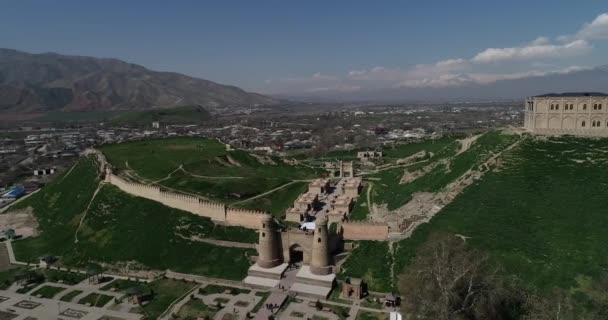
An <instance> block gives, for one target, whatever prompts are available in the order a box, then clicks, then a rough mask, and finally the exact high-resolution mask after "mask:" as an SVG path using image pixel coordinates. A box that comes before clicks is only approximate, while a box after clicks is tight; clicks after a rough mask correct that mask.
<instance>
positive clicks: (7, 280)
mask: <svg viewBox="0 0 608 320" xmlns="http://www.w3.org/2000/svg"><path fill="white" fill-rule="evenodd" d="M24 270H26V269H25V267H17V268H13V269H8V270H5V271H2V272H0V290H6V289H8V287H10V286H11V284H13V283H14V282H15V281H17V280H18V279H17V278H18V276H19V275H22V274H23V273H24Z"/></svg>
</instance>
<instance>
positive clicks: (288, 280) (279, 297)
mask: <svg viewBox="0 0 608 320" xmlns="http://www.w3.org/2000/svg"><path fill="white" fill-rule="evenodd" d="M298 270H299V266H298V269H296V268H294V269H291V270H287V271H285V277H284V278H283V279H281V281H279V284H277V286H276V287H275V288H273V289H272V290H271V292H270V296H268V299H266V301H264V304H263V305H262V308H261V309H260V311H258V312H257V313H256V315H255V319H256V320H267V319H268V317H269V316H270V315H272V314H274V313H275V312H277V311H279V308H280V307H281V306H282V305H283V303H285V300H287V294H288V292H289V289H290V288H291V286H292V285H293V283H294V282H295V281H296V274H297V273H298ZM267 304H270V305H276V306H278V308H274V309H268V308H266V305H267Z"/></svg>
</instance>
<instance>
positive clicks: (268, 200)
mask: <svg viewBox="0 0 608 320" xmlns="http://www.w3.org/2000/svg"><path fill="white" fill-rule="evenodd" d="M307 190H308V183H307V182H301V181H298V182H294V183H292V184H290V185H288V186H286V187H284V188H281V189H279V190H277V191H275V192H272V193H270V194H268V195H266V196H263V197H259V198H256V199H253V200H249V201H246V202H242V203H239V204H238V205H236V206H237V207H241V208H246V209H252V210H262V211H267V212H270V213H271V214H272V215H274V216H276V217H284V215H285V211H287V209H289V208H290V207H291V206H292V205H293V202H294V201H295V200H296V199H297V198H298V196H299V195H300V194H302V193H304V192H306V191H307Z"/></svg>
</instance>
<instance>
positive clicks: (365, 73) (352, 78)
mask: <svg viewBox="0 0 608 320" xmlns="http://www.w3.org/2000/svg"><path fill="white" fill-rule="evenodd" d="M600 39H608V13H604V14H601V15H599V16H597V17H596V18H595V19H594V20H593V21H592V22H590V23H587V24H585V25H584V26H583V27H582V28H581V29H580V30H579V31H578V32H577V33H575V34H574V35H570V36H561V37H557V38H549V37H546V36H540V37H537V38H536V39H534V40H532V41H530V42H527V43H525V44H523V45H520V46H512V47H502V48H487V49H485V50H482V51H480V52H478V53H477V54H475V55H474V56H473V57H471V58H451V59H445V60H440V61H437V62H434V63H428V64H418V65H414V66H411V67H409V68H390V67H385V66H375V67H371V68H368V69H352V70H350V71H348V72H346V73H345V74H342V75H329V74H325V73H321V72H317V73H314V74H312V75H310V76H307V77H299V78H298V77H295V78H279V79H272V80H269V81H268V83H269V86H272V87H274V90H273V91H275V92H277V91H278V92H332V91H335V92H355V91H360V90H373V89H383V88H403V87H408V88H423V87H430V88H444V87H457V86H464V85H469V84H490V83H494V82H497V81H501V80H517V79H523V78H529V77H540V76H546V75H551V74H562V73H570V72H575V71H580V70H583V69H586V68H584V67H580V66H570V67H565V61H570V60H561V62H560V60H557V59H556V58H572V57H577V56H581V55H584V54H586V53H587V52H588V51H590V50H591V49H592V48H593V46H592V42H593V41H595V40H600Z"/></svg>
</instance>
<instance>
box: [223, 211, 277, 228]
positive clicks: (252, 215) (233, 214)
mask: <svg viewBox="0 0 608 320" xmlns="http://www.w3.org/2000/svg"><path fill="white" fill-rule="evenodd" d="M266 214H267V213H266V212H263V211H253V210H245V209H235V208H228V209H226V223H228V224H230V225H234V226H241V227H246V228H251V229H260V228H261V223H262V222H261V221H262V217H263V216H264V215H266Z"/></svg>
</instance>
